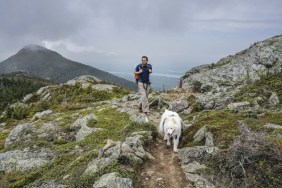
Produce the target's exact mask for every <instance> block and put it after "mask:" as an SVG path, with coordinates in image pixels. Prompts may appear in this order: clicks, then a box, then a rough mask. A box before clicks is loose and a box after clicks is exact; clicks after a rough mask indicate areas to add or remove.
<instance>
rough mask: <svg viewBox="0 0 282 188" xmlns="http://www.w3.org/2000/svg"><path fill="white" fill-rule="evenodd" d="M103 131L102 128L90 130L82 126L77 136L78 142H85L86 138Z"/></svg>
mask: <svg viewBox="0 0 282 188" xmlns="http://www.w3.org/2000/svg"><path fill="white" fill-rule="evenodd" d="M100 130H103V129H102V128H89V127H87V126H82V127H81V128H80V129H79V131H78V132H77V133H76V135H75V139H76V141H77V142H78V141H81V140H83V139H84V138H85V137H86V136H88V135H90V134H91V133H94V132H97V131H100Z"/></svg>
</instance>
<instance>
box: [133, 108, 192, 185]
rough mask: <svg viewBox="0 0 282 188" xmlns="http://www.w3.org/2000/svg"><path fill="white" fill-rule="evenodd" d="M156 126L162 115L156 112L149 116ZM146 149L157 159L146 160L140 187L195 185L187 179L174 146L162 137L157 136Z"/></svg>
mask: <svg viewBox="0 0 282 188" xmlns="http://www.w3.org/2000/svg"><path fill="white" fill-rule="evenodd" d="M149 119H150V120H151V121H152V122H154V124H155V125H156V128H158V124H159V121H160V117H159V116H158V115H156V114H154V113H152V114H151V115H150V116H149ZM146 151H147V152H149V153H150V154H152V155H153V156H154V158H155V159H153V160H149V161H146V162H145V164H144V165H143V167H142V168H141V169H140V171H139V175H138V180H137V185H138V187H140V188H167V187H169V188H189V187H193V186H192V184H191V183H190V182H187V180H186V179H185V174H184V172H183V170H182V168H181V166H180V164H179V160H178V158H177V155H178V154H177V153H174V152H173V150H172V147H167V146H166V142H165V141H163V139H162V138H157V139H156V141H155V142H154V143H152V144H151V145H149V146H148V147H147V148H146Z"/></svg>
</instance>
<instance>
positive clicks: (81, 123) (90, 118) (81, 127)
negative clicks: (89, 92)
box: [70, 114, 102, 141]
mask: <svg viewBox="0 0 282 188" xmlns="http://www.w3.org/2000/svg"><path fill="white" fill-rule="evenodd" d="M89 122H92V123H97V122H98V118H97V116H96V115H95V114H89V115H86V116H84V117H83V118H80V119H77V120H76V121H75V122H74V123H73V124H72V125H71V126H70V129H71V130H74V131H75V130H78V132H77V133H76V135H75V138H76V141H80V140H82V139H84V138H85V137H86V136H88V135H90V134H91V133H93V132H96V131H100V130H102V129H101V128H91V127H89V126H88V125H89Z"/></svg>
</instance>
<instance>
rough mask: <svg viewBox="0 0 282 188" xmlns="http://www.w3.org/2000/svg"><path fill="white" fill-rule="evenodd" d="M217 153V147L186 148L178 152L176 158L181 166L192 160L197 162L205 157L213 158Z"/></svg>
mask: <svg viewBox="0 0 282 188" xmlns="http://www.w3.org/2000/svg"><path fill="white" fill-rule="evenodd" d="M218 152H219V149H218V148H217V147H208V146H195V147H186V148H182V149H180V150H179V151H178V158H179V159H180V161H181V164H182V165H185V164H188V163H191V162H193V161H194V160H196V161H197V160H199V159H201V158H205V157H207V156H210V155H211V156H213V155H215V154H217V153H218Z"/></svg>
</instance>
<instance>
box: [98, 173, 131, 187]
mask: <svg viewBox="0 0 282 188" xmlns="http://www.w3.org/2000/svg"><path fill="white" fill-rule="evenodd" d="M93 187H94V188H133V186H132V180H131V179H129V178H122V177H121V175H120V174H119V173H116V172H112V173H108V174H104V175H103V176H102V177H101V178H100V179H99V180H98V181H96V182H95V183H94V185H93Z"/></svg>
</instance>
